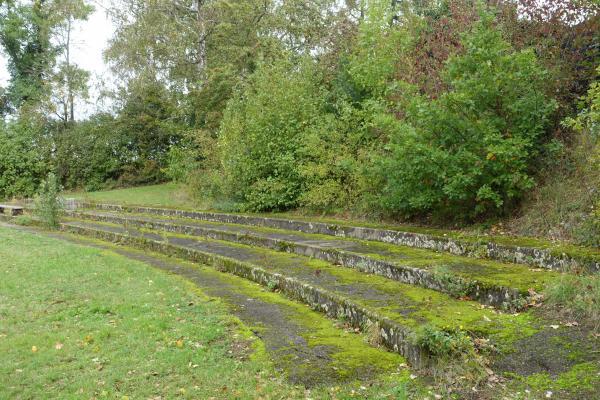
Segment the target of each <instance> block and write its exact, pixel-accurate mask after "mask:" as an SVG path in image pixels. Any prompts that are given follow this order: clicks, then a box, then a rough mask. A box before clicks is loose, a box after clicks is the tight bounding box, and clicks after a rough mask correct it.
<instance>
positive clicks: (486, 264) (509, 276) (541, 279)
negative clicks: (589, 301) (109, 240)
mask: <svg viewBox="0 0 600 400" xmlns="http://www.w3.org/2000/svg"><path fill="white" fill-rule="evenodd" d="M137 216H139V217H142V215H137ZM157 219H158V220H161V219H160V218H157ZM167 219H168V220H176V221H178V222H180V223H182V224H186V222H187V223H189V224H192V225H193V224H194V223H197V222H198V221H196V220H191V219H186V218H165V219H163V220H167ZM202 223H203V224H204V223H205V222H204V221H203V222H202ZM210 225H213V224H212V223H210ZM222 225H223V224H222V223H214V227H215V229H218V228H219V227H220V226H222ZM227 225H228V226H234V227H237V228H239V229H240V230H242V229H243V230H244V231H248V230H251V231H253V232H257V233H259V234H261V233H263V234H286V233H288V234H289V233H290V232H289V231H285V230H281V229H273V228H264V227H250V228H249V227H248V226H244V225H236V224H227ZM294 235H297V236H300V237H304V238H306V239H310V240H326V241H329V242H331V241H332V240H334V241H335V240H337V241H339V242H340V244H342V243H344V242H346V243H348V242H349V243H356V244H358V245H360V246H361V247H362V248H364V249H365V251H364V252H361V253H355V254H358V255H362V256H367V257H369V258H373V259H376V260H381V261H386V262H390V263H394V264H397V265H399V266H407V267H414V268H421V269H428V270H432V271H433V270H436V269H438V268H443V269H445V270H448V272H449V273H451V274H455V275H457V276H460V277H462V278H464V279H465V280H469V281H477V282H481V283H482V284H483V285H488V286H492V285H493V286H503V287H508V288H514V289H518V290H519V291H521V292H522V293H527V291H528V290H529V289H534V290H536V291H541V290H542V289H543V288H544V287H545V286H546V285H547V284H548V283H550V282H552V281H553V280H554V279H556V278H557V277H558V276H559V275H560V274H559V273H557V272H552V271H540V270H539V269H532V268H529V267H527V266H524V265H518V264H509V263H500V262H495V261H492V260H475V259H473V258H469V257H462V256H456V255H451V254H448V253H440V252H435V251H429V250H425V249H417V248H412V247H408V246H398V245H394V244H388V243H381V242H373V241H366V240H358V239H346V238H337V237H332V236H327V235H317V234H304V233H299V232H294ZM292 246H293V243H291V242H287V241H282V242H281V246H280V248H278V250H280V251H287V250H288V249H289V248H291V247H292ZM368 249H370V251H369V250H368Z"/></svg>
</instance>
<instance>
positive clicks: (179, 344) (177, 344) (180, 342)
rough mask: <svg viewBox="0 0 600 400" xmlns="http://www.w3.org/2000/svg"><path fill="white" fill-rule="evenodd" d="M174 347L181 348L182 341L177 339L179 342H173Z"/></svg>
mask: <svg viewBox="0 0 600 400" xmlns="http://www.w3.org/2000/svg"><path fill="white" fill-rule="evenodd" d="M175 345H176V346H177V347H179V348H182V347H183V339H179V340H177V341H176V342H175Z"/></svg>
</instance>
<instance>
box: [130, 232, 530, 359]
mask: <svg viewBox="0 0 600 400" xmlns="http://www.w3.org/2000/svg"><path fill="white" fill-rule="evenodd" d="M141 231H148V232H152V231H149V230H145V229H142V230H141ZM169 237H179V238H184V239H191V240H195V237H193V236H186V235H181V234H169ZM204 241H209V242H214V243H219V244H221V245H225V246H229V247H234V248H240V249H244V250H245V251H247V252H248V253H251V254H254V256H255V259H256V261H254V263H257V264H260V265H261V266H262V267H265V268H267V269H268V270H271V271H274V272H279V273H283V274H284V275H288V276H297V274H296V271H295V270H297V267H298V266H303V267H307V268H308V269H309V270H310V271H312V272H311V275H312V274H314V275H319V274H322V275H331V276H334V277H335V278H336V283H335V285H336V286H352V287H353V288H356V295H355V296H351V297H350V299H351V300H352V301H353V302H355V303H357V304H359V305H362V306H364V307H367V308H369V309H371V310H373V311H376V312H378V313H380V314H381V315H383V316H386V317H388V318H390V319H391V320H393V321H396V322H397V323H399V324H401V325H403V326H405V327H408V328H413V329H416V328H418V327H419V326H420V325H422V324H425V323H430V324H433V325H436V326H439V327H449V328H452V329H460V330H464V331H467V332H470V333H472V334H475V335H477V336H479V335H484V336H487V337H489V338H491V339H493V340H494V341H495V342H497V345H498V346H499V347H500V348H502V349H509V348H510V345H511V344H512V343H513V342H514V341H516V340H518V339H522V338H525V337H528V336H530V335H532V334H534V333H535V332H537V329H536V328H535V327H533V324H532V321H533V317H532V316H530V315H528V314H516V315H513V314H505V313H500V312H497V311H495V310H491V309H489V308H482V306H481V305H480V304H479V303H477V302H474V301H461V300H457V299H454V298H452V297H451V296H450V295H447V294H444V293H440V292H437V291H434V290H430V289H425V288H421V287H418V286H413V285H409V284H404V283H400V282H397V281H394V280H390V279H387V278H384V277H381V276H376V275H368V274H365V273H362V272H360V271H357V270H354V269H351V268H344V267H340V266H336V265H332V264H330V263H328V262H325V261H322V260H317V259H311V258H308V257H303V256H298V255H293V254H288V253H281V252H277V251H274V250H268V249H262V248H256V247H251V246H247V245H243V244H239V243H231V242H224V241H219V240H213V239H204ZM295 267H296V268H295ZM298 277H299V278H300V279H302V276H298ZM329 290H331V288H329ZM369 290H372V291H375V292H379V293H382V294H386V295H388V300H385V301H382V300H365V299H364V297H363V295H362V293H361V292H362V291H369ZM334 291H335V290H334ZM338 294H339V295H341V296H342V297H348V295H347V294H345V292H344V291H338ZM388 303H391V304H388Z"/></svg>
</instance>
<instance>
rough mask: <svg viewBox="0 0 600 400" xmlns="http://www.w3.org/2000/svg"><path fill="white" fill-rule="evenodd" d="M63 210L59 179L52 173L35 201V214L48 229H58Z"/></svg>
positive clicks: (43, 183)
mask: <svg viewBox="0 0 600 400" xmlns="http://www.w3.org/2000/svg"><path fill="white" fill-rule="evenodd" d="M63 209H64V207H63V199H62V197H61V196H60V185H59V184H58V179H57V178H56V175H55V174H54V173H52V172H50V173H49V174H48V176H47V178H46V179H45V180H44V181H43V182H42V184H41V185H40V190H39V192H38V195H37V197H36V200H35V212H36V214H37V215H38V216H39V217H40V219H41V220H42V222H43V223H44V225H46V226H47V227H48V228H57V227H58V223H59V218H60V215H61V214H62V211H63Z"/></svg>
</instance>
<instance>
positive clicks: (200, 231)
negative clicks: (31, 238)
mask: <svg viewBox="0 0 600 400" xmlns="http://www.w3.org/2000/svg"><path fill="white" fill-rule="evenodd" d="M71 215H72V216H73V217H75V218H80V219H89V220H94V221H100V222H108V223H115V224H120V225H129V226H132V227H137V228H147V229H152V230H161V231H166V232H173V233H178V234H185V235H194V236H203V237H208V238H211V239H216V240H224V241H230V242H236V243H241V244H246V245H250V246H260V247H264V248H268V249H273V250H278V251H285V252H288V253H294V254H298V255H302V256H307V257H312V258H316V259H319V260H324V261H327V262H330V263H332V264H338V265H342V266H345V267H349V268H354V269H357V270H359V271H362V272H366V273H370V274H374V275H379V276H383V277H386V278H389V279H393V280H396V281H399V282H403V283H408V284H412V285H418V286H421V287H425V288H428V289H433V290H437V291H440V292H444V293H448V294H451V295H454V294H455V293H454V292H453V290H451V289H450V288H451V287H454V288H456V287H460V288H464V289H463V290H461V294H460V296H462V295H466V296H468V297H470V298H472V299H474V300H477V301H479V302H480V303H482V304H487V305H491V306H494V307H499V308H500V307H505V306H506V305H507V304H508V305H511V304H518V303H519V301H518V300H521V299H525V298H526V297H527V295H528V293H521V292H519V291H518V290H516V289H511V288H506V287H502V286H493V285H482V284H481V283H479V282H476V281H468V280H465V279H462V278H460V277H452V276H447V275H444V276H443V278H441V277H438V276H436V274H435V272H431V271H427V270H425V269H420V268H413V267H407V266H399V265H396V264H392V263H389V262H386V261H381V260H376V259H373V258H369V257H366V256H361V255H358V254H353V253H348V252H345V251H343V250H338V249H331V248H327V249H324V248H321V247H318V246H311V245H307V244H303V243H290V242H287V241H284V240H280V239H274V238H266V237H261V236H255V235H251V234H247V233H244V234H239V233H232V232H228V231H222V230H218V229H209V228H202V227H195V226H186V225H181V224H172V223H167V222H148V221H141V220H136V219H134V218H124V217H117V216H107V215H97V214H85V213H72V214H71ZM520 303H521V304H522V303H523V302H520Z"/></svg>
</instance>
